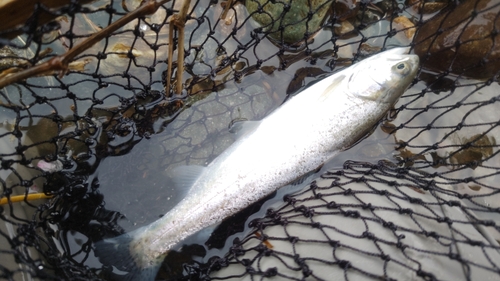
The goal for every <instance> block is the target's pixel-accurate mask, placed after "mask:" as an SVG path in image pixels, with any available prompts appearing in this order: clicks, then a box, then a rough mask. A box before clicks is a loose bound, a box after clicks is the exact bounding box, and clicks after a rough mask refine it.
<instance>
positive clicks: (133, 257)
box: [94, 229, 164, 281]
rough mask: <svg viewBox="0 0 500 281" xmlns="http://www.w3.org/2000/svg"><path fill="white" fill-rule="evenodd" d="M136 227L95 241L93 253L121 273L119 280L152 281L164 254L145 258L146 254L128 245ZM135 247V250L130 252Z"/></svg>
mask: <svg viewBox="0 0 500 281" xmlns="http://www.w3.org/2000/svg"><path fill="white" fill-rule="evenodd" d="M141 230H142V229H138V230H136V231H134V232H132V233H125V234H123V235H120V236H118V237H114V238H109V239H104V240H102V241H99V242H97V243H95V248H94V253H95V255H96V256H97V257H98V258H99V261H100V262H101V263H102V264H103V265H108V266H113V267H114V268H116V269H118V270H119V271H120V272H113V273H116V274H118V275H121V274H123V275H122V276H121V277H120V280H126V281H154V280H155V277H156V274H157V273H158V269H159V268H160V266H161V263H162V262H163V258H164V256H161V257H158V258H156V259H152V260H147V258H148V257H147V256H146V255H145V254H144V253H143V252H142V251H141V250H142V249H137V247H130V243H131V242H133V241H134V237H137V234H138V232H140V231H141ZM131 249H137V250H135V252H132V251H134V250H131Z"/></svg>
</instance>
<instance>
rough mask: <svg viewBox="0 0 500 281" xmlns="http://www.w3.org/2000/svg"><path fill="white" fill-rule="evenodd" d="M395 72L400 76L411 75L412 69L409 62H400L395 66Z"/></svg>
mask: <svg viewBox="0 0 500 281" xmlns="http://www.w3.org/2000/svg"><path fill="white" fill-rule="evenodd" d="M394 71H395V72H397V73H399V74H400V75H407V74H408V73H410V67H409V65H408V63H407V62H400V63H398V64H396V65H395V66H394Z"/></svg>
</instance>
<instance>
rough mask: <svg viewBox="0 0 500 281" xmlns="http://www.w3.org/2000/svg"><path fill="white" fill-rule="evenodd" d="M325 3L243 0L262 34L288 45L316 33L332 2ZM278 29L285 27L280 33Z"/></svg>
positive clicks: (301, 0)
mask: <svg viewBox="0 0 500 281" xmlns="http://www.w3.org/2000/svg"><path fill="white" fill-rule="evenodd" d="M327 2H329V1H328V0H294V1H290V0H276V1H268V0H246V1H245V6H246V7H247V9H248V12H249V13H250V14H251V15H252V17H253V19H254V20H255V21H257V22H258V23H259V24H260V25H261V26H262V28H263V30H264V31H265V32H270V33H269V35H270V36H271V37H272V38H273V39H275V40H277V41H281V37H282V36H281V33H282V32H283V41H284V42H285V43H287V44H294V43H299V42H300V41H302V40H304V39H307V38H308V37H309V36H308V34H309V35H311V34H313V33H315V32H316V31H317V30H318V29H319V27H320V26H321V24H322V23H323V20H324V18H325V15H326V13H327V11H328V9H329V8H330V6H331V3H327ZM280 27H284V28H283V29H282V30H281V29H280Z"/></svg>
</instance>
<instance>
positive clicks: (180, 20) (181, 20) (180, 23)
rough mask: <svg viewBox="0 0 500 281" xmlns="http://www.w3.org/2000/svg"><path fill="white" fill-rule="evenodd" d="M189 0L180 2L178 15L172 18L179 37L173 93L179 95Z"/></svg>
mask: <svg viewBox="0 0 500 281" xmlns="http://www.w3.org/2000/svg"><path fill="white" fill-rule="evenodd" d="M190 3H191V0H184V2H182V7H181V10H180V11H179V16H178V17H177V18H176V19H174V24H175V26H176V27H177V28H178V29H179V38H178V40H177V44H179V47H178V48H177V84H176V86H177V87H176V88H175V93H176V94H177V95H180V94H181V92H182V86H183V85H182V74H183V73H184V27H185V26H186V15H187V12H188V9H189V4H190Z"/></svg>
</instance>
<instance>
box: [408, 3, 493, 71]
mask: <svg viewBox="0 0 500 281" xmlns="http://www.w3.org/2000/svg"><path fill="white" fill-rule="evenodd" d="M499 12H500V5H499V3H498V2H497V1H491V0H471V1H464V2H461V3H460V4H458V5H456V4H452V5H450V6H449V7H448V8H447V9H444V10H442V11H441V12H440V13H439V14H437V15H436V16H435V17H433V18H431V19H430V20H429V21H427V22H425V23H424V24H423V25H422V26H421V28H419V29H418V31H417V34H416V36H415V39H414V43H415V53H416V54H417V55H419V56H420V58H421V61H422V65H423V66H424V67H425V68H428V69H431V70H434V71H439V72H441V71H446V70H448V71H450V72H452V73H455V74H458V75H463V76H467V77H470V78H476V79H490V78H492V77H494V76H496V75H498V72H499V71H500V36H499V35H498V32H499V30H500V17H498V16H497V15H498V13H499Z"/></svg>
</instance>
